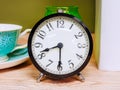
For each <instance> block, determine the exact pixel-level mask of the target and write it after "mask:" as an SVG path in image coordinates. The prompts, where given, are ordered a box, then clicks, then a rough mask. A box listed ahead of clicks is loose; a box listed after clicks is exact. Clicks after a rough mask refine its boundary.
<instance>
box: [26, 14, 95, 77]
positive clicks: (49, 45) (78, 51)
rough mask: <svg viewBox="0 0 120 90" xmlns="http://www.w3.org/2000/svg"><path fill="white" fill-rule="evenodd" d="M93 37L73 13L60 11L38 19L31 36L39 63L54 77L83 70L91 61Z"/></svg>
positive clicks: (43, 72)
mask: <svg viewBox="0 0 120 90" xmlns="http://www.w3.org/2000/svg"><path fill="white" fill-rule="evenodd" d="M92 50H93V41H92V37H91V33H90V32H89V30H88V28H87V27H86V26H85V25H84V24H83V22H82V21H80V20H79V19H78V18H76V17H75V16H73V15H69V14H65V13H56V14H51V15H48V16H46V17H44V18H42V19H41V20H40V21H38V22H37V23H36V24H35V26H34V27H33V29H32V31H31V33H30V35H29V40H28V52H29V56H30V58H31V60H32V63H33V64H34V65H35V67H36V68H37V69H38V70H39V71H40V72H41V75H46V76H48V77H50V78H53V79H63V78H67V77H70V76H73V75H75V74H79V72H80V71H81V70H83V69H84V68H85V67H86V65H87V64H88V62H89V60H90V57H91V55H92Z"/></svg>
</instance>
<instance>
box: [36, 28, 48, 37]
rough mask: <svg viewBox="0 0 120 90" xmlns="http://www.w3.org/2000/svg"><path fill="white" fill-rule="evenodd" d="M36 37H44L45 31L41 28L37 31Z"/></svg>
mask: <svg viewBox="0 0 120 90" xmlns="http://www.w3.org/2000/svg"><path fill="white" fill-rule="evenodd" d="M37 36H38V37H40V38H41V39H44V38H45V36H46V32H45V31H43V30H40V31H39V33H38V34H37Z"/></svg>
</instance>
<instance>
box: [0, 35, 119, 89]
mask: <svg viewBox="0 0 120 90" xmlns="http://www.w3.org/2000/svg"><path fill="white" fill-rule="evenodd" d="M26 40H27V39H26V37H23V38H21V40H20V41H19V43H23V41H26ZM82 74H83V75H84V77H85V82H80V81H79V80H77V79H76V78H75V77H70V78H67V79H64V80H60V81H58V80H51V79H49V78H46V79H45V80H43V81H42V82H40V83H37V82H36V78H37V77H38V76H39V71H38V70H37V69H36V68H35V67H34V66H33V64H32V63H31V61H30V59H28V61H26V62H25V63H23V64H21V65H18V66H15V67H12V68H9V69H4V70H0V90H120V72H107V71H100V70H98V69H97V66H96V62H95V59H94V55H92V58H91V60H90V63H89V64H88V65H87V67H86V68H85V69H84V70H83V71H82Z"/></svg>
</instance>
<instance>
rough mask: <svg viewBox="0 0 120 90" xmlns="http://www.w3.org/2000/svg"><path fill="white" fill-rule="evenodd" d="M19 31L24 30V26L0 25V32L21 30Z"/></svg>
mask: <svg viewBox="0 0 120 90" xmlns="http://www.w3.org/2000/svg"><path fill="white" fill-rule="evenodd" d="M19 29H22V26H20V25H16V24H3V23H0V32H3V31H14V30H19Z"/></svg>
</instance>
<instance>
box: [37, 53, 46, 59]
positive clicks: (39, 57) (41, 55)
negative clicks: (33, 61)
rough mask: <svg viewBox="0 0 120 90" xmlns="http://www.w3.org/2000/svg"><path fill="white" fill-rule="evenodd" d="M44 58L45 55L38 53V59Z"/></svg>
mask: <svg viewBox="0 0 120 90" xmlns="http://www.w3.org/2000/svg"><path fill="white" fill-rule="evenodd" d="M45 56H46V55H45V53H40V54H38V59H42V58H43V57H45Z"/></svg>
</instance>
